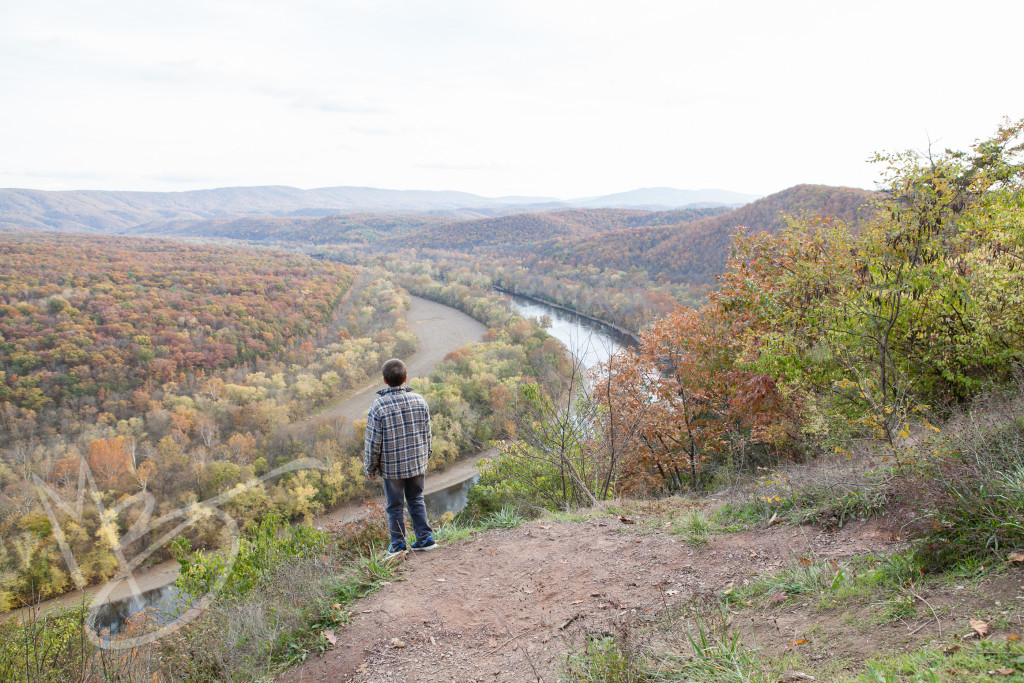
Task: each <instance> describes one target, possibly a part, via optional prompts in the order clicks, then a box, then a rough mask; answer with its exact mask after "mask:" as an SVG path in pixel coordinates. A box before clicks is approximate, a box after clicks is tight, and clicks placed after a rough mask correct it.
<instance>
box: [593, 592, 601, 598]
mask: <svg viewBox="0 0 1024 683" xmlns="http://www.w3.org/2000/svg"><path fill="white" fill-rule="evenodd" d="M590 597H592V598H599V597H601V594H600V593H591V594H590Z"/></svg>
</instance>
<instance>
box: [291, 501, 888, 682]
mask: <svg viewBox="0 0 1024 683" xmlns="http://www.w3.org/2000/svg"><path fill="white" fill-rule="evenodd" d="M678 504H680V505H684V506H685V505H694V503H687V502H685V501H683V502H681V503H678ZM656 505H660V504H656ZM627 519H628V521H629V522H630V523H628V524H627V523H624V522H622V521H621V520H620V518H619V516H618V515H604V516H599V517H596V518H594V519H590V520H587V521H582V522H553V521H539V522H532V523H530V524H526V525H524V526H521V527H519V528H517V529H514V530H509V531H494V532H488V533H485V534H480V535H478V536H475V537H472V538H470V539H467V540H465V541H461V542H457V543H455V544H453V545H451V546H448V547H441V548H439V549H438V550H435V551H432V552H429V553H419V554H408V557H407V559H406V561H405V565H404V567H402V568H401V569H400V574H401V580H400V581H395V582H392V583H391V584H390V585H386V586H385V587H383V588H382V589H381V590H380V591H379V592H378V593H376V594H374V595H372V596H370V597H369V598H367V599H365V600H363V601H361V602H360V603H359V604H358V608H359V609H358V614H356V616H355V620H354V622H353V623H352V624H351V625H350V626H349V627H347V628H345V629H344V630H343V631H340V632H339V633H338V634H337V635H338V644H337V646H336V647H335V648H334V649H333V650H331V651H329V652H328V653H327V654H326V655H324V656H323V657H318V658H315V659H312V660H310V661H308V662H306V663H305V664H303V665H302V666H300V667H298V668H295V669H293V670H291V671H288V672H286V673H285V674H284V675H283V676H282V677H281V680H282V681H285V682H288V683H295V682H300V681H301V682H302V683H311V682H313V681H352V682H358V683H385V682H386V683H402V682H409V683H413V682H416V683H421V682H424V683H425V682H438V683H441V682H443V683H450V682H451V681H458V682H460V683H464V682H469V681H535V680H541V681H552V680H555V679H556V678H557V677H558V672H559V669H560V667H561V666H562V664H563V662H564V658H565V653H566V652H567V651H568V649H569V648H570V647H572V646H574V645H575V646H579V645H581V644H582V643H583V642H584V639H585V638H586V636H587V635H593V634H612V633H615V631H616V628H617V627H618V626H621V625H622V624H623V623H624V622H625V621H627V620H629V621H631V622H632V623H634V624H635V623H637V622H638V621H639V622H641V623H642V622H644V621H652V620H657V619H659V618H660V615H662V614H663V613H664V610H665V609H666V608H667V607H669V606H670V605H675V604H686V603H687V602H689V601H691V600H692V599H694V598H697V597H701V596H704V595H709V594H713V593H715V592H717V591H721V590H722V589H723V588H725V587H726V586H727V585H728V584H729V582H733V583H740V582H743V581H744V580H745V579H746V578H747V577H749V576H752V575H755V574H758V573H761V572H765V571H772V570H777V569H778V568H780V567H782V566H783V564H784V563H787V562H791V561H793V559H794V557H800V556H804V555H806V554H811V553H813V554H815V555H816V556H818V557H820V558H828V557H832V558H836V559H842V558H845V557H850V556H852V555H856V554H863V553H868V552H877V551H879V550H881V549H883V548H885V547H887V546H888V545H889V544H890V541H889V537H888V534H887V533H883V532H882V531H880V530H879V528H878V527H877V525H875V524H873V523H871V522H866V523H864V522H856V523H854V524H850V525H847V526H846V527H844V528H843V529H842V530H841V531H840V532H838V533H826V532H821V531H819V530H816V529H813V528H805V527H799V528H794V527H789V526H776V527H772V528H769V529H766V530H759V531H754V532H741V533H736V534H731V535H727V536H720V537H716V538H714V539H712V542H711V545H710V546H709V547H707V548H704V549H700V550H698V549H694V548H692V547H690V546H689V545H687V544H686V543H685V541H684V540H683V539H682V537H681V536H678V535H673V534H671V533H670V529H668V528H665V527H663V526H659V525H657V523H653V524H649V523H647V522H646V521H645V520H644V519H643V513H642V512H640V514H637V515H635V516H634V515H632V514H631V519H630V518H627Z"/></svg>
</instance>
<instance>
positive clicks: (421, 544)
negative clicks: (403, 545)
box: [412, 536, 437, 550]
mask: <svg viewBox="0 0 1024 683" xmlns="http://www.w3.org/2000/svg"><path fill="white" fill-rule="evenodd" d="M436 547H437V543H435V542H434V537H433V536H427V537H426V538H424V539H423V540H422V541H416V542H415V543H413V544H412V549H413V550H433V549H434V548H436Z"/></svg>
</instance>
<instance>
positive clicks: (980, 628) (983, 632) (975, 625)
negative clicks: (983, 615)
mask: <svg viewBox="0 0 1024 683" xmlns="http://www.w3.org/2000/svg"><path fill="white" fill-rule="evenodd" d="M967 621H969V622H971V628H972V629H974V632H975V633H977V634H978V636H979V637H980V638H984V637H985V636H987V635H988V634H989V633H990V632H991V631H990V629H989V627H988V622H985V621H982V620H981V619H968V620H967Z"/></svg>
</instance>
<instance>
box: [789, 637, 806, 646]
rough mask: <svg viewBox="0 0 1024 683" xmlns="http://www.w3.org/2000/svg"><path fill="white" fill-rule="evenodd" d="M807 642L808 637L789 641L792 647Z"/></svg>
mask: <svg viewBox="0 0 1024 683" xmlns="http://www.w3.org/2000/svg"><path fill="white" fill-rule="evenodd" d="M806 643H807V639H806V638H801V639H800V640H791V641H789V644H790V646H791V647H792V646H795V645H804V644H806Z"/></svg>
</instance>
